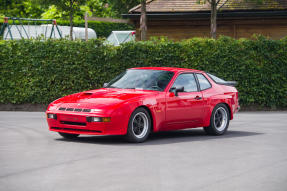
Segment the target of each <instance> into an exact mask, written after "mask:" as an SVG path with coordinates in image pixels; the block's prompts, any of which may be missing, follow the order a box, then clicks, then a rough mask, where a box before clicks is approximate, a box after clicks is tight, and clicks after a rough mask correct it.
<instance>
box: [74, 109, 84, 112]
mask: <svg viewBox="0 0 287 191" xmlns="http://www.w3.org/2000/svg"><path fill="white" fill-rule="evenodd" d="M74 111H77V112H81V111H82V109H75V110H74Z"/></svg>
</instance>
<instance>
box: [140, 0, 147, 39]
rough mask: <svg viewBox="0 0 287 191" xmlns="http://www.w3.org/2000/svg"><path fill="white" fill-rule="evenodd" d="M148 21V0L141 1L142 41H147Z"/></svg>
mask: <svg viewBox="0 0 287 191" xmlns="http://www.w3.org/2000/svg"><path fill="white" fill-rule="evenodd" d="M146 32H147V20H146V0H141V18H140V39H141V40H146Z"/></svg>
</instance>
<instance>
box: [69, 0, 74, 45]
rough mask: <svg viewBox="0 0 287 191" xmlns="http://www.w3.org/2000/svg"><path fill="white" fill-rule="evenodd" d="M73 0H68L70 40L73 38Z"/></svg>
mask: <svg viewBox="0 0 287 191" xmlns="http://www.w3.org/2000/svg"><path fill="white" fill-rule="evenodd" d="M73 3H74V2H73V0H70V40H73V15H74V10H73Z"/></svg>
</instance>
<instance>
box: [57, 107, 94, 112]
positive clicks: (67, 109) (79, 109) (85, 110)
mask: <svg viewBox="0 0 287 191" xmlns="http://www.w3.org/2000/svg"><path fill="white" fill-rule="evenodd" d="M59 110H60V111H75V112H91V109H81V108H70V107H69V108H66V107H60V108H59Z"/></svg>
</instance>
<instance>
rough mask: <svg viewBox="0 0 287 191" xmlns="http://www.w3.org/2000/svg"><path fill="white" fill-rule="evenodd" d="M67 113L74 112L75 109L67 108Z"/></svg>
mask: <svg viewBox="0 0 287 191" xmlns="http://www.w3.org/2000/svg"><path fill="white" fill-rule="evenodd" d="M66 111H74V108H67V109H66Z"/></svg>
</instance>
